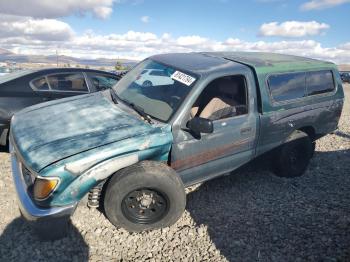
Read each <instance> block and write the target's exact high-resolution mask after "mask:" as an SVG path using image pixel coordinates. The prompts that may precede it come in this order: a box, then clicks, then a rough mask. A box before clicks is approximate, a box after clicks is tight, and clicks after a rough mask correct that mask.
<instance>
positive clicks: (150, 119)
mask: <svg viewBox="0 0 350 262" xmlns="http://www.w3.org/2000/svg"><path fill="white" fill-rule="evenodd" d="M127 104H128V105H129V106H130V107H131V108H132V109H134V110H135V111H136V112H137V113H138V114H139V115H140V116H142V118H143V119H144V120H146V121H147V122H148V123H150V124H153V121H152V118H151V117H150V116H149V115H148V114H147V113H145V110H144V109H143V108H142V107H140V106H137V105H135V104H134V103H127Z"/></svg>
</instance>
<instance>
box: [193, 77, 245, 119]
mask: <svg viewBox="0 0 350 262" xmlns="http://www.w3.org/2000/svg"><path fill="white" fill-rule="evenodd" d="M247 93H248V92H247V86H246V81H245V78H244V76H225V77H221V78H218V79H216V80H214V81H212V82H211V83H210V84H209V85H208V86H207V87H206V88H205V89H204V91H203V92H202V94H201V95H200V96H199V98H198V99H197V101H196V102H195V104H194V105H193V107H192V109H191V117H202V118H206V119H210V120H213V121H215V120H220V119H225V118H229V117H235V116H240V115H244V114H247V113H248V104H247Z"/></svg>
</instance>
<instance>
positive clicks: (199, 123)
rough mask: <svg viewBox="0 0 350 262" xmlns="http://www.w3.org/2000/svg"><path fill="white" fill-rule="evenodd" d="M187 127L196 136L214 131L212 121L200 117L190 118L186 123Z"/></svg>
mask: <svg viewBox="0 0 350 262" xmlns="http://www.w3.org/2000/svg"><path fill="white" fill-rule="evenodd" d="M187 127H188V128H189V129H190V130H191V131H193V132H194V133H196V134H200V133H205V134H210V133H213V131H214V127H213V121H211V120H209V119H206V118H201V117H194V118H192V119H191V120H190V121H188V122H187Z"/></svg>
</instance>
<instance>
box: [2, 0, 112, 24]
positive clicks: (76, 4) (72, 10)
mask: <svg viewBox="0 0 350 262" xmlns="http://www.w3.org/2000/svg"><path fill="white" fill-rule="evenodd" d="M115 1H116V0H59V1H57V0H31V1H30V2H26V1H23V0H10V1H4V0H3V1H0V13H2V14H10V15H18V16H31V17H37V18H57V17H62V16H69V15H72V14H75V15H85V14H87V13H92V14H93V15H94V16H96V17H98V18H102V19H105V18H108V17H109V16H110V14H111V13H112V11H113V9H112V6H113V2H115Z"/></svg>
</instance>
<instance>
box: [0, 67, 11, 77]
mask: <svg viewBox="0 0 350 262" xmlns="http://www.w3.org/2000/svg"><path fill="white" fill-rule="evenodd" d="M10 72H11V71H10V69H9V68H7V67H0V76H4V75H7V74H9V73H10Z"/></svg>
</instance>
